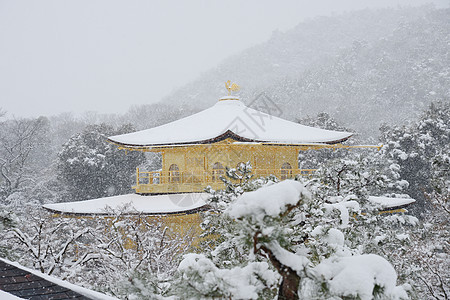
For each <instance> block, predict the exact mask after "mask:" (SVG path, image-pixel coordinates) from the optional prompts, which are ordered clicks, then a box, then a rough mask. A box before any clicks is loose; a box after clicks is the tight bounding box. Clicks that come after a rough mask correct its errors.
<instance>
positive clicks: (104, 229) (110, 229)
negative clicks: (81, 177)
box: [83, 209, 195, 299]
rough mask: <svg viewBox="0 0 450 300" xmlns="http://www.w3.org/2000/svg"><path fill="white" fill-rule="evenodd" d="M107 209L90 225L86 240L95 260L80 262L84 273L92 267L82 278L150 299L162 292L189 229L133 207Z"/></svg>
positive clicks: (127, 295)
mask: <svg viewBox="0 0 450 300" xmlns="http://www.w3.org/2000/svg"><path fill="white" fill-rule="evenodd" d="M128 212H129V210H128ZM108 213H109V215H110V216H109V217H104V218H100V220H99V222H96V225H94V226H93V227H94V228H93V230H94V232H95V234H94V237H93V239H92V240H91V243H92V247H93V251H94V252H95V253H96V254H97V255H98V259H96V260H95V261H91V262H89V263H88V264H87V265H86V266H85V270H84V272H87V273H91V272H89V271H88V270H92V273H91V274H92V276H85V277H84V278H83V280H84V281H87V282H88V283H89V284H90V285H91V286H93V287H94V288H95V289H99V290H101V291H104V292H108V293H112V294H114V295H115V296H118V297H120V298H127V299H132V298H134V299H152V298H153V297H157V295H164V294H166V293H167V291H168V289H169V288H170V287H171V278H172V275H173V273H174V272H175V271H176V268H177V266H178V263H179V261H180V260H181V254H182V253H185V252H186V251H187V250H188V249H190V248H191V246H192V242H193V239H194V232H195V231H194V230H192V229H190V228H185V231H179V232H177V230H176V229H175V228H174V227H173V226H172V227H171V226H168V224H167V223H166V222H164V220H163V218H158V217H156V216H145V215H142V214H139V213H137V212H136V214H134V215H130V214H125V213H123V210H122V209H118V210H108ZM192 226H195V225H192ZM86 277H88V278H86Z"/></svg>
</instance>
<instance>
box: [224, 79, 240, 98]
mask: <svg viewBox="0 0 450 300" xmlns="http://www.w3.org/2000/svg"><path fill="white" fill-rule="evenodd" d="M225 87H226V88H227V90H228V95H231V91H233V92H237V91H239V89H240V87H239V86H238V85H237V84H236V83H231V81H230V80H228V81H227V82H225Z"/></svg>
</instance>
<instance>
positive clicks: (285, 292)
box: [278, 267, 300, 300]
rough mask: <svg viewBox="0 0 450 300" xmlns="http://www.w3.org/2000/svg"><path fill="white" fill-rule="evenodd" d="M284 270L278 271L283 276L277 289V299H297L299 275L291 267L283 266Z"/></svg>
mask: <svg viewBox="0 0 450 300" xmlns="http://www.w3.org/2000/svg"><path fill="white" fill-rule="evenodd" d="M285 269H286V271H285V272H283V273H280V274H281V276H282V277H283V280H282V281H281V285H280V288H279V289H278V300H293V299H298V285H299V284H300V277H299V276H298V275H297V273H296V272H295V271H293V270H292V269H291V268H287V267H285Z"/></svg>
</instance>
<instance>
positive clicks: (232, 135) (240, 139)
mask: <svg viewBox="0 0 450 300" xmlns="http://www.w3.org/2000/svg"><path fill="white" fill-rule="evenodd" d="M352 136H353V133H352V134H350V135H349V136H347V137H345V138H342V139H339V140H334V141H328V142H321V143H317V144H326V145H334V144H339V143H342V142H345V141H346V140H348V139H349V138H351V137H352ZM228 138H231V139H234V140H235V141H237V142H248V143H273V142H271V141H264V140H256V139H249V138H245V137H242V136H240V135H238V134H236V133H234V132H233V131H231V130H227V131H226V132H224V133H222V134H221V135H219V136H217V137H215V138H211V139H206V140H200V141H194V142H181V143H162V144H146V145H144V144H127V143H121V142H118V141H115V140H112V139H111V138H107V141H108V142H110V143H112V144H115V145H118V146H123V147H128V148H151V147H155V146H175V145H195V144H212V143H217V142H220V141H223V140H226V139H228ZM280 144H282V143H280ZM286 145H287V146H291V145H292V146H293V145H299V144H288V143H286Z"/></svg>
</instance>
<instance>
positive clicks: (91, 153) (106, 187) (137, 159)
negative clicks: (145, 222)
mask: <svg viewBox="0 0 450 300" xmlns="http://www.w3.org/2000/svg"><path fill="white" fill-rule="evenodd" d="M130 131H133V129H132V127H130V126H127V125H125V126H122V127H120V128H118V129H114V128H112V127H111V126H108V125H105V124H101V125H92V126H88V127H86V129H85V130H84V131H83V132H82V133H80V134H76V135H75V136H73V137H72V138H71V139H70V140H69V141H68V142H67V143H66V144H64V146H63V149H62V150H61V152H60V153H59V155H58V177H59V179H60V180H61V181H62V182H63V183H64V185H65V186H66V188H67V191H68V194H69V195H68V197H66V200H67V201H73V200H85V199H91V198H101V197H105V196H112V195H119V194H124V193H127V192H129V191H130V187H131V185H132V184H133V180H134V174H135V171H136V167H137V166H139V165H140V164H142V163H143V162H144V160H145V158H144V155H143V154H142V153H141V152H136V151H130V152H128V153H126V152H125V151H121V150H118V149H117V147H116V146H114V145H112V144H109V143H107V142H106V137H105V136H110V135H116V134H123V133H127V132H130Z"/></svg>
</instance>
